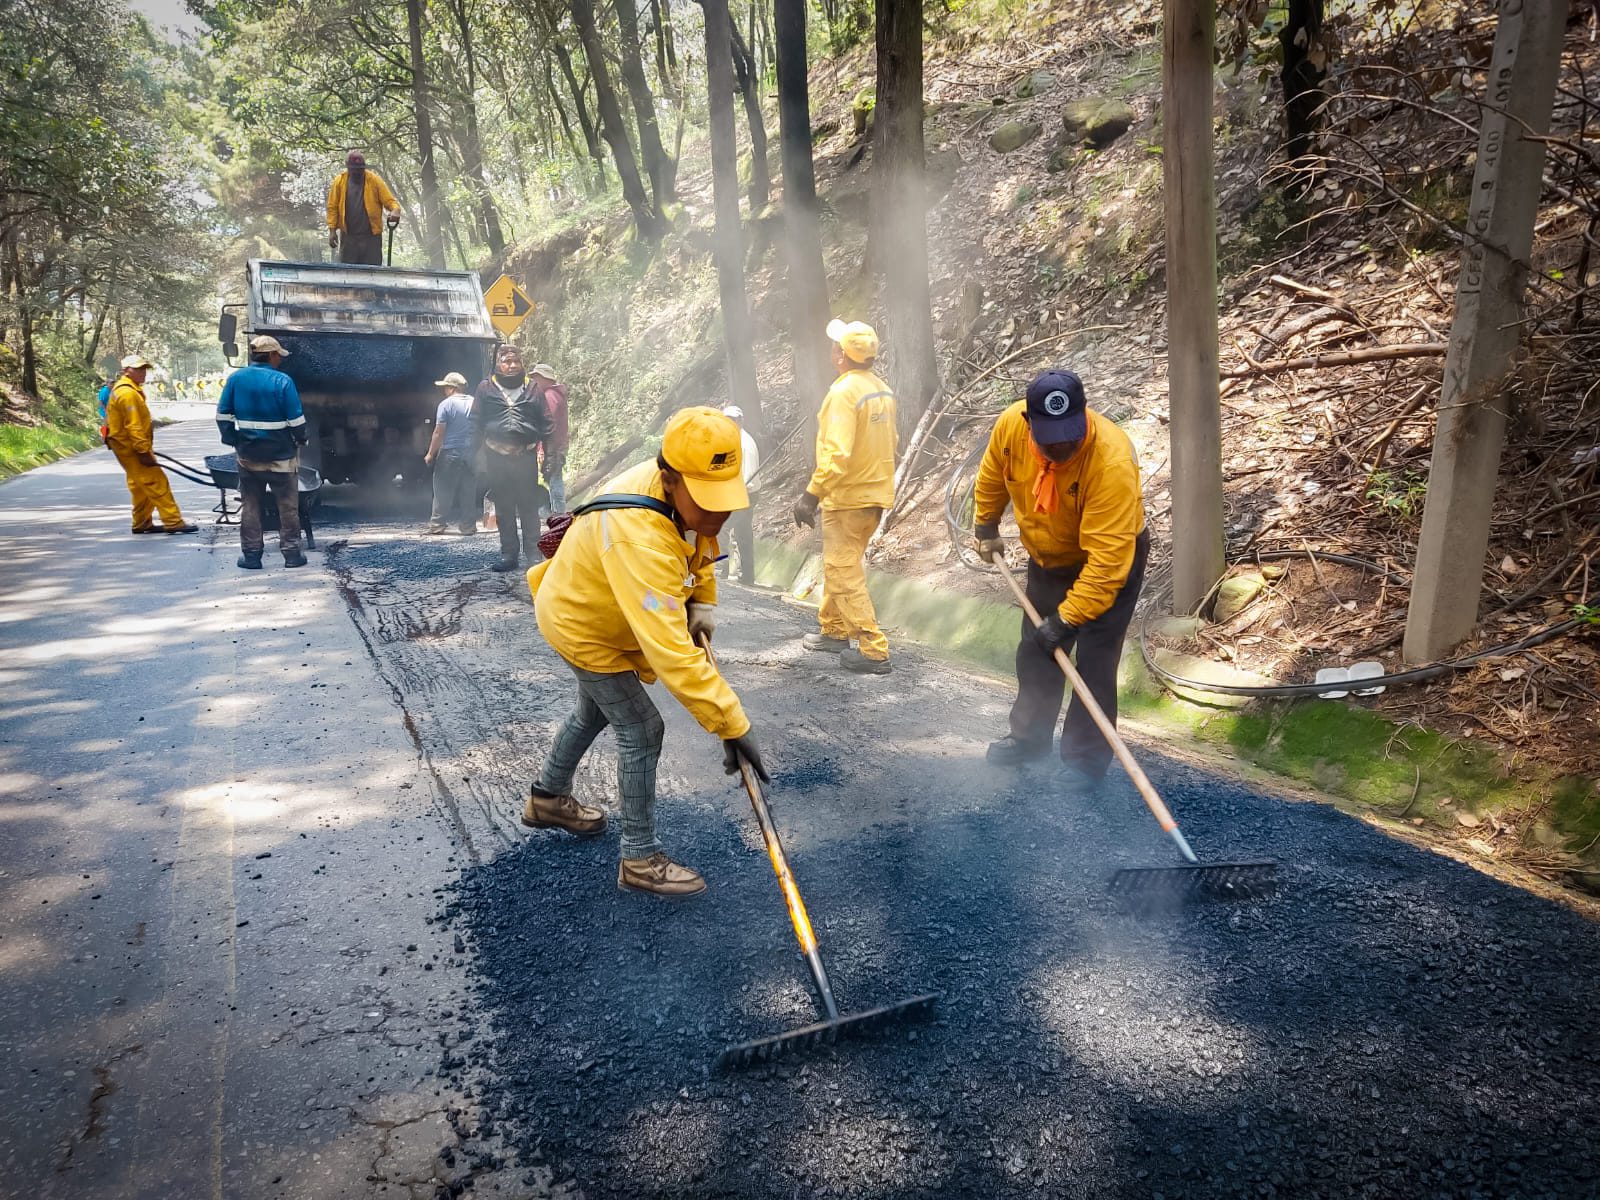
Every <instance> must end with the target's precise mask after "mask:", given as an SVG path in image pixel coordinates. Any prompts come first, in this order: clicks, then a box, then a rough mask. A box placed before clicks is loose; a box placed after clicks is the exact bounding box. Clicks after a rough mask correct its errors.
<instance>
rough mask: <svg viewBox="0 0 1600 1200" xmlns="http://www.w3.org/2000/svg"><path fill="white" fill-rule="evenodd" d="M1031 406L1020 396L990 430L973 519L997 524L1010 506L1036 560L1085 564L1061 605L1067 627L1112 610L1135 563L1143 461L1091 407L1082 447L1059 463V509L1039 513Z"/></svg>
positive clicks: (1124, 437)
mask: <svg viewBox="0 0 1600 1200" xmlns="http://www.w3.org/2000/svg"><path fill="white" fill-rule="evenodd" d="M1026 410H1027V401H1025V400H1018V401H1017V402H1016V403H1015V404H1013V405H1012V406H1011V407H1010V408H1008V409H1006V411H1005V412H1003V413H1001V414H1000V419H999V420H998V421H996V422H995V425H994V432H992V433H991V434H990V435H989V448H988V450H987V451H985V452H984V456H983V462H982V464H980V465H979V467H978V483H977V488H976V490H975V492H974V500H975V501H976V511H975V514H974V515H975V518H976V523H977V524H979V525H998V524H999V523H1000V517H1001V515H1002V514H1004V512H1005V511H1006V505H1007V504H1008V503H1009V504H1010V505H1011V507H1012V508H1013V509H1014V510H1015V511H1016V517H1017V532H1018V533H1019V534H1020V535H1021V537H1022V544H1023V546H1024V547H1025V548H1026V549H1027V551H1028V553H1029V554H1030V555H1031V556H1032V557H1033V561H1034V562H1036V563H1038V564H1039V565H1040V566H1041V567H1046V568H1050V569H1053V570H1059V569H1062V568H1068V567H1077V566H1082V567H1083V570H1082V571H1081V572H1080V573H1079V575H1078V578H1077V581H1076V582H1075V583H1074V584H1073V585H1072V590H1071V591H1069V592H1068V593H1067V598H1066V599H1065V600H1063V601H1062V602H1061V608H1060V610H1059V611H1060V613H1061V619H1062V620H1063V621H1065V622H1066V623H1067V624H1069V625H1082V624H1085V623H1086V622H1088V621H1092V620H1094V619H1095V618H1096V617H1098V616H1099V615H1100V614H1101V613H1103V612H1105V611H1106V609H1108V608H1110V607H1111V605H1112V602H1113V601H1115V600H1116V598H1117V592H1118V591H1119V590H1120V589H1121V588H1122V585H1123V584H1124V583H1126V582H1127V581H1128V572H1129V570H1131V569H1132V567H1133V554H1134V541H1135V539H1137V538H1138V536H1139V534H1140V533H1141V532H1142V531H1143V530H1144V496H1143V493H1142V492H1141V491H1140V488H1139V460H1138V457H1137V456H1136V455H1135V454H1134V450H1133V443H1132V442H1130V441H1129V440H1128V435H1127V434H1125V433H1123V432H1122V430H1121V429H1119V428H1117V426H1116V424H1115V423H1114V422H1112V421H1109V420H1107V419H1106V418H1105V417H1102V416H1101V415H1100V414H1099V413H1097V412H1090V413H1089V414H1088V416H1089V432H1088V434H1087V436H1086V437H1085V438H1084V440H1083V445H1082V446H1080V447H1078V452H1077V453H1076V454H1074V455H1073V456H1072V458H1070V459H1069V460H1067V462H1066V463H1064V464H1063V465H1062V466H1061V467H1060V468H1058V471H1057V477H1056V478H1057V482H1056V494H1057V496H1058V497H1059V501H1058V504H1057V507H1056V511H1055V512H1053V513H1048V512H1038V511H1036V503H1035V500H1034V487H1035V485H1036V484H1037V483H1038V481H1039V476H1040V474H1041V473H1042V471H1043V467H1042V466H1041V464H1040V457H1041V456H1040V454H1039V453H1038V450H1037V449H1036V448H1035V446H1034V444H1033V438H1032V437H1031V436H1030V435H1029V433H1028V418H1027V417H1026V416H1025V415H1024V414H1025V412H1026Z"/></svg>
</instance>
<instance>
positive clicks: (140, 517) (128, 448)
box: [106, 354, 199, 533]
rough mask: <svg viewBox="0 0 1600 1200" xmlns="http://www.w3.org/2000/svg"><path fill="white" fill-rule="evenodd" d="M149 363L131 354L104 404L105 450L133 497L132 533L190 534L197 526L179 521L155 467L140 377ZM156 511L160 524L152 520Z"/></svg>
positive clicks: (168, 487)
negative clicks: (126, 482)
mask: <svg viewBox="0 0 1600 1200" xmlns="http://www.w3.org/2000/svg"><path fill="white" fill-rule="evenodd" d="M150 365H151V364H150V360H149V359H148V358H146V357H145V356H144V355H142V354H130V355H128V356H127V357H126V358H124V359H123V360H122V374H121V375H119V376H118V377H117V381H116V382H115V383H113V384H112V385H111V395H110V396H109V397H108V398H107V400H106V445H107V446H108V447H110V449H111V453H113V454H115V455H116V456H117V462H119V463H121V464H122V472H123V474H124V475H126V476H127V477H128V494H129V495H130V496H132V497H133V532H134V533H194V532H195V531H196V530H197V529H198V528H199V527H198V526H196V525H191V524H189V522H187V521H185V520H184V519H183V514H182V513H181V512H179V511H178V502H177V501H176V500H174V499H173V498H172V485H171V484H170V483H168V482H167V473H166V472H165V471H163V470H162V469H161V467H160V466H159V465H158V464H157V462H156V455H155V449H156V447H155V430H154V428H153V426H152V424H151V421H150V409H149V406H148V405H146V404H145V400H144V377H145V373H146V372H147V371H149V370H150ZM157 512H159V513H160V514H161V524H159V525H157V524H156V523H155V522H154V521H153V520H151V518H152V516H153V515H154V514H155V513H157Z"/></svg>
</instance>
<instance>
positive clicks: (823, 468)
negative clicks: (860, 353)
mask: <svg viewBox="0 0 1600 1200" xmlns="http://www.w3.org/2000/svg"><path fill="white" fill-rule="evenodd" d="M895 441H896V434H895V428H894V393H893V392H891V391H890V390H889V385H888V384H886V383H885V382H884V381H883V380H881V379H879V378H878V377H877V376H876V375H874V374H873V373H872V372H871V371H868V370H865V369H862V368H859V367H858V368H856V369H854V370H850V371H846V372H845V373H844V374H843V375H841V376H839V378H838V379H836V380H834V382H833V386H832V387H831V388H829V389H828V394H827V396H826V397H825V398H824V399H823V401H822V409H821V410H820V411H819V412H818V413H817V469H816V471H815V472H813V473H812V476H811V482H810V483H808V484H807V485H806V491H808V492H810V493H811V494H812V495H813V496H815V497H817V498H818V499H819V500H821V501H822V507H823V508H825V509H830V510H831V509H839V508H888V507H889V506H890V505H892V504H893V503H894V453H895Z"/></svg>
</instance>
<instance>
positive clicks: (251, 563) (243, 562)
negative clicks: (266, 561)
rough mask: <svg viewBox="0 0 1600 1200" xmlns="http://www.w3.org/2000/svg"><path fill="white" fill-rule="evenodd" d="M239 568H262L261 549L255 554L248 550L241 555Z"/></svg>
mask: <svg viewBox="0 0 1600 1200" xmlns="http://www.w3.org/2000/svg"><path fill="white" fill-rule="evenodd" d="M239 568H240V570H244V571H259V570H261V551H259V550H257V551H256V552H255V553H254V554H251V553H250V551H248V550H246V551H245V552H244V553H243V554H241V555H239Z"/></svg>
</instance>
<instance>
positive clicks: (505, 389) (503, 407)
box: [473, 342, 550, 571]
mask: <svg viewBox="0 0 1600 1200" xmlns="http://www.w3.org/2000/svg"><path fill="white" fill-rule="evenodd" d="M473 415H474V417H475V420H474V422H473V437H474V439H475V440H476V452H475V453H474V455H473V459H474V460H475V461H477V462H479V463H481V464H482V470H483V481H484V483H486V484H487V485H488V487H489V495H490V497H491V498H492V499H493V500H494V511H495V517H496V519H497V521H498V522H499V527H500V561H499V562H497V563H495V565H494V566H493V567H492V568H490V569H491V570H495V571H514V570H516V568H517V564H518V561H519V557H518V555H519V551H520V553H521V554H522V555H526V556H527V559H528V561H529V562H530V563H534V562H538V561H539V549H538V547H539V510H540V509H541V508H542V507H544V505H545V504H547V503H548V502H549V493H547V492H546V491H545V490H544V488H542V487H540V486H539V454H538V451H539V447H540V446H541V445H542V444H543V443H544V442H545V440H546V439H547V438H549V436H550V410H549V408H548V406H547V405H546V403H545V398H544V394H543V393H542V392H540V391H539V389H537V388H535V387H532V386H530V385H529V380H528V375H527V372H526V371H525V370H524V369H523V365H522V351H520V350H518V349H517V348H516V347H515V346H513V345H511V344H510V343H509V342H508V343H507V344H505V345H503V346H501V347H500V348H499V349H498V350H496V351H495V356H494V373H493V374H492V375H490V376H489V378H487V379H485V380H484V381H483V382H482V383H480V384H479V385H478V391H477V394H476V396H475V397H474V399H473ZM519 522H520V533H519Z"/></svg>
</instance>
